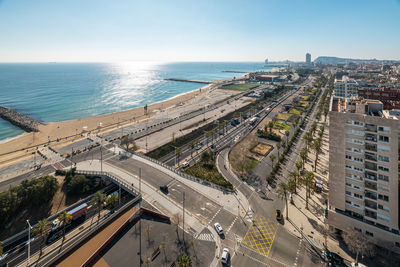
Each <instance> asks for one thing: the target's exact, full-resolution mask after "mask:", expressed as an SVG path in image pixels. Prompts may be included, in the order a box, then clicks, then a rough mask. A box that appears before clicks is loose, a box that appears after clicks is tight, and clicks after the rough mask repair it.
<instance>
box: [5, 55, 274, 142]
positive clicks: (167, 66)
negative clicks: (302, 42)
mask: <svg viewBox="0 0 400 267" xmlns="http://www.w3.org/2000/svg"><path fill="white" fill-rule="evenodd" d="M260 70H263V71H268V70H270V68H265V67H264V64H263V62H175V63H156V62H121V63H58V62H49V63H0V106H5V107H8V108H12V109H15V110H17V111H18V112H20V113H23V114H26V115H28V116H30V117H32V118H34V119H37V120H39V121H42V122H45V123H47V122H56V121H65V120H72V119H78V118H83V117H89V116H95V115H100V114H106V113H111V112H116V111H121V110H127V109H131V108H135V107H140V106H144V105H146V104H147V105H149V104H152V103H156V102H160V101H164V100H167V99H169V98H172V97H174V96H177V95H179V94H183V93H186V92H189V91H193V90H196V89H199V88H201V87H203V86H205V85H204V84H199V83H188V82H174V81H166V80H165V79H167V78H180V79H190V80H204V81H210V80H218V79H226V78H233V77H240V76H242V75H244V73H233V72H224V71H260ZM22 133H23V131H22V130H21V129H19V128H17V127H15V126H13V125H12V124H10V123H9V122H7V121H4V120H3V119H1V118H0V142H1V141H3V142H4V141H5V140H7V139H10V138H13V137H16V136H18V135H20V134H22Z"/></svg>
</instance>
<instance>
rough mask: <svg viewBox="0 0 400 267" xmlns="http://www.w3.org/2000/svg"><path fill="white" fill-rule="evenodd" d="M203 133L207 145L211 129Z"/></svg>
mask: <svg viewBox="0 0 400 267" xmlns="http://www.w3.org/2000/svg"><path fill="white" fill-rule="evenodd" d="M204 135H205V136H206V142H207V146H208V139H209V138H210V136H211V135H212V133H211V131H207V132H206V133H205V134H204Z"/></svg>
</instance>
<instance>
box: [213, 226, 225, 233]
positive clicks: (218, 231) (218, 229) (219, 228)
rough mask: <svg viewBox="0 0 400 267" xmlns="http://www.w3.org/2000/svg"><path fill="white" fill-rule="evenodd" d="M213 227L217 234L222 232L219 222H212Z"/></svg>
mask: <svg viewBox="0 0 400 267" xmlns="http://www.w3.org/2000/svg"><path fill="white" fill-rule="evenodd" d="M214 228H215V231H217V233H218V234H219V235H223V234H224V230H223V229H222V226H221V225H220V224H219V223H215V224H214Z"/></svg>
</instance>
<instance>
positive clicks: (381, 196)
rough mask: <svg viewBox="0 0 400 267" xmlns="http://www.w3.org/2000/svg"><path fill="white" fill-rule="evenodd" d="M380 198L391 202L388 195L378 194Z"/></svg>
mask: <svg viewBox="0 0 400 267" xmlns="http://www.w3.org/2000/svg"><path fill="white" fill-rule="evenodd" d="M378 199H380V200H383V201H386V202H389V197H388V196H386V195H381V194H378Z"/></svg>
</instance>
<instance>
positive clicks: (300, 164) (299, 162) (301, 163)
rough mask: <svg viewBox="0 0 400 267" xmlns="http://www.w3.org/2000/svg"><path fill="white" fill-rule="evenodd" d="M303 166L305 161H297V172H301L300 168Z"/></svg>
mask: <svg viewBox="0 0 400 267" xmlns="http://www.w3.org/2000/svg"><path fill="white" fill-rule="evenodd" d="M302 168H303V162H302V161H297V162H296V169H297V172H298V173H299V174H300V170H301V169H302Z"/></svg>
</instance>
